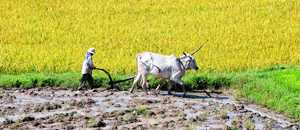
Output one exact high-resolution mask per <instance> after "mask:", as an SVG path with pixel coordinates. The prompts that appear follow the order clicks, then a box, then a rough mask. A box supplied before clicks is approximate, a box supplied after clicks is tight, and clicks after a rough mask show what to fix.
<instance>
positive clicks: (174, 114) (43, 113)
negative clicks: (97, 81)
mask: <svg viewBox="0 0 300 130" xmlns="http://www.w3.org/2000/svg"><path fill="white" fill-rule="evenodd" d="M165 93H166V92H161V94H160V95H158V96H156V95H145V94H144V93H143V92H136V93H135V94H130V93H128V92H124V91H121V92H115V91H102V90H100V89H96V90H88V91H72V90H61V89H52V88H44V89H38V88H36V89H29V90H0V129H82V128H93V129H105V130H110V129H120V130H126V129H162V128H163V129H164V130H174V129H184V130H185V129H197V130H206V129H220V130H222V129H230V128H237V129H259V130H260V129H276V130H277V129H278V130H280V129H292V130H297V129H300V125H299V123H295V122H292V121H291V120H290V119H288V118H286V117H284V116H282V115H280V114H277V113H275V112H272V111H269V110H267V109H264V108H259V107H258V106H256V105H251V104H250V105H246V104H242V103H239V102H237V101H234V100H233V98H232V97H230V96H226V95H213V98H208V97H207V96H206V95H205V94H202V93H189V94H188V95H189V96H188V97H187V98H182V97H180V96H172V95H171V96H169V95H166V94H165ZM177 95H180V94H177Z"/></svg>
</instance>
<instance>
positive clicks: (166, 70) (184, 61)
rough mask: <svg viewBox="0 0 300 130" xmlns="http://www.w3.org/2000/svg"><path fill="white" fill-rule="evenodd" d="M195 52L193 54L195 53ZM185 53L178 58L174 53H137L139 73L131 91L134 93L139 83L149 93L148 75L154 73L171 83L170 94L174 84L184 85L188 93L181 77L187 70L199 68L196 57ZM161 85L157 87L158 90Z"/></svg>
mask: <svg viewBox="0 0 300 130" xmlns="http://www.w3.org/2000/svg"><path fill="white" fill-rule="evenodd" d="M194 53H195V52H194ZM194 53H193V54H194ZM183 54H184V55H182V56H180V57H179V58H177V57H176V56H174V55H168V56H167V55H161V54H157V53H153V52H144V53H140V54H138V55H137V57H136V60H137V68H138V70H137V75H136V77H135V79H134V81H133V84H132V87H131V89H130V92H131V93H132V92H133V90H134V88H135V86H136V85H137V84H138V83H139V84H140V85H141V86H142V88H143V89H144V91H145V92H146V94H148V91H147V89H148V82H147V76H148V75H149V74H151V75H154V76H155V77H157V78H160V79H165V80H167V81H168V83H169V88H168V94H171V87H172V84H173V83H175V84H178V85H180V86H182V89H183V91H184V94H183V96H185V94H186V90H185V87H184V85H183V82H182V80H181V78H182V77H183V76H184V74H185V72H186V71H187V70H190V69H194V70H198V66H197V63H196V60H195V58H194V57H193V56H192V55H193V54H192V55H191V54H186V53H183ZM158 89H159V87H158V88H157V90H158Z"/></svg>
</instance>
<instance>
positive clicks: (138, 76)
mask: <svg viewBox="0 0 300 130" xmlns="http://www.w3.org/2000/svg"><path fill="white" fill-rule="evenodd" d="M140 80H141V74H137V76H136V77H135V78H134V81H133V83H132V86H131V88H130V93H133V90H134V88H135V86H136V85H137V83H138V82H139V81H140Z"/></svg>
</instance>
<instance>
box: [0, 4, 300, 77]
mask: <svg viewBox="0 0 300 130" xmlns="http://www.w3.org/2000/svg"><path fill="white" fill-rule="evenodd" d="M202 44H205V47H204V48H203V50H202V51H201V52H200V53H199V54H197V55H196V59H197V62H198V64H199V65H200V67H201V68H202V70H217V71H227V70H237V69H248V68H260V67H265V66H268V65H273V64H292V65H299V64H300V1H299V0H84V1H79V0H1V1H0V45H1V47H0V54H1V55H0V72H4V73H14V72H17V73H20V72H32V71H38V72H44V71H46V72H66V71H76V72H79V71H80V70H81V64H82V60H83V58H84V55H85V51H86V50H87V49H88V48H89V47H95V48H96V51H97V54H96V55H95V57H94V62H95V64H96V65H97V66H99V67H101V68H107V69H109V70H110V71H114V72H127V73H132V72H134V71H135V55H136V54H137V53H138V52H142V51H154V52H159V53H164V54H175V55H177V56H178V55H181V53H182V52H183V51H192V50H194V49H195V48H197V47H199V46H200V45H202Z"/></svg>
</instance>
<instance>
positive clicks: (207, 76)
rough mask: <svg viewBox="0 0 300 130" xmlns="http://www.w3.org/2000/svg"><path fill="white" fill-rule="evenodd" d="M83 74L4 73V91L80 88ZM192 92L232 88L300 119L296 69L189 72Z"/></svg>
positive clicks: (104, 82) (101, 78) (101, 79)
mask: <svg viewBox="0 0 300 130" xmlns="http://www.w3.org/2000/svg"><path fill="white" fill-rule="evenodd" d="M94 77H95V80H96V84H97V86H101V87H108V79H107V77H106V75H104V74H103V73H99V72H98V73H95V76H94ZM112 77H113V78H114V80H121V79H125V78H127V77H129V76H128V75H120V74H113V75H112ZM79 81H80V74H79V73H62V74H49V73H26V74H20V75H11V74H0V86H1V87H2V88H11V87H17V88H31V87H45V86H52V87H53V86H55V87H64V88H76V87H78V85H79ZM149 81H150V87H152V88H153V87H155V86H156V85H157V84H158V83H159V81H157V80H155V79H154V78H150V79H149ZM184 81H185V84H186V85H187V86H188V88H189V90H191V89H193V90H195V89H218V88H223V87H228V88H229V87H230V88H232V89H234V90H235V93H234V95H235V96H236V97H237V98H238V99H241V100H247V101H249V102H253V103H256V104H260V105H263V106H265V107H268V108H270V109H273V110H276V111H278V112H282V113H284V114H286V115H288V116H289V117H292V118H294V119H297V120H300V94H299V93H300V69H299V68H296V67H287V68H286V67H282V66H281V67H272V68H268V69H264V70H250V71H243V72H228V73H214V72H203V73H189V74H187V75H186V76H185V77H184ZM131 83H132V82H131V81H129V82H125V83H122V84H121V89H123V90H127V89H128V88H129V87H130V84H131Z"/></svg>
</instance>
